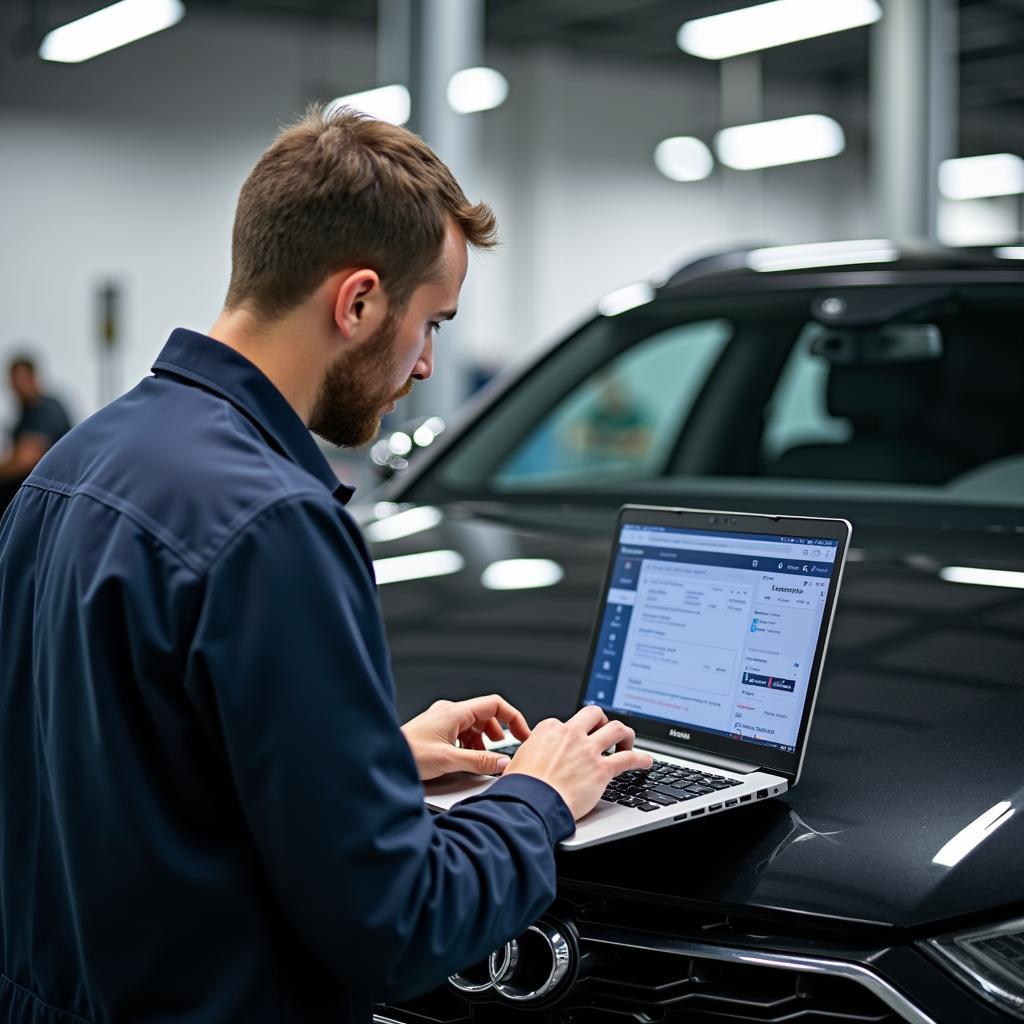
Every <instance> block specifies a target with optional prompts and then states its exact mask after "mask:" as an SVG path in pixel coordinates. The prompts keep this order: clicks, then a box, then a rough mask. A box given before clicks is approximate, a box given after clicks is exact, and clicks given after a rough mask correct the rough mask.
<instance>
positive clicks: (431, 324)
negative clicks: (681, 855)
mask: <svg viewBox="0 0 1024 1024" xmlns="http://www.w3.org/2000/svg"><path fill="white" fill-rule="evenodd" d="M493 234H494V218H493V215H492V214H491V212H490V210H489V209H488V208H487V207H486V206H483V205H482V204H477V205H471V204H470V203H469V202H468V201H467V199H466V197H465V195H464V194H463V192H462V190H461V189H460V188H459V186H458V184H457V183H456V182H455V180H454V178H452V176H451V174H450V172H449V171H448V169H447V168H446V167H444V165H443V164H441V163H440V161H438V159H437V157H436V156H435V155H434V154H433V153H432V152H431V151H430V150H429V149H428V148H427V147H426V146H425V145H424V144H423V143H422V141H421V140H419V139H418V138H416V137H415V136H414V135H411V134H410V133H409V132H406V131H404V130H403V129H400V128H396V127H394V126H391V125H387V124H384V123H382V122H379V121H373V120H370V119H367V118H365V117H362V116H359V115H355V114H353V113H351V112H342V113H339V114H334V115H332V116H329V117H325V116H324V115H322V114H320V113H317V112H311V113H309V114H307V116H306V117H305V118H304V119H303V120H302V121H300V122H298V123H297V124H295V125H293V126H291V127H290V128H288V129H286V130H285V131H284V132H283V133H282V134H281V135H280V136H279V138H278V139H277V141H276V142H275V143H274V145H273V146H271V148H270V149H269V150H268V151H267V152H266V153H265V154H264V155H263V157H262V158H261V159H260V161H259V162H258V164H257V166H256V168H255V169H254V170H253V172H252V174H251V175H250V177H249V179H248V180H247V181H246V183H245V185H244V186H243V189H242V193H241V196H240V198H239V204H238V211H237V214H236V221H235V229H234V238H233V251H232V257H233V259H232V278H231V285H230V289H229V293H228V296H227V301H226V304H225V309H224V312H223V313H222V315H221V316H220V318H219V319H218V320H217V322H216V324H215V325H214V326H213V328H212V330H211V331H210V333H209V335H208V336H207V335H202V334H197V333H194V332H192V331H186V330H177V331H175V332H174V333H173V334H172V335H171V337H170V339H169V340H168V342H167V344H166V346H165V347H164V349H163V351H162V352H161V353H160V355H159V357H158V358H157V360H156V362H155V364H154V366H153V375H152V376H150V377H147V378H146V379H145V380H143V381H142V382H141V383H140V384H139V385H138V386H137V387H136V388H134V389H133V390H132V391H130V392H129V393H128V394H126V395H125V396H123V397H122V398H120V399H118V400H117V401H116V402H114V403H113V404H111V405H110V406H108V407H107V408H105V409H103V410H102V411H101V412H99V413H98V414H96V415H95V416H93V417H92V418H90V419H89V420H87V421H86V422H85V423H83V424H82V425H80V426H79V427H78V428H77V429H75V430H73V431H72V432H71V433H70V434H68V435H67V436H66V437H65V438H64V439H63V440H62V441H60V442H59V443H58V444H57V445H56V446H55V447H54V448H53V449H52V450H51V451H50V452H49V453H47V455H46V456H45V457H44V458H43V459H42V461H41V462H40V463H39V465H38V466H37V467H36V469H35V471H34V472H33V473H32V474H31V476H30V477H29V478H28V479H27V480H26V482H25V484H24V485H23V486H22V488H21V490H20V491H19V493H18V495H17V497H16V498H15V500H14V502H13V504H12V506H11V508H10V509H9V510H8V512H7V514H6V515H5V517H4V518H3V521H2V523H0V652H2V658H0V778H2V785H0V925H2V927H0V937H2V947H0V1021H8V1022H13V1021H17V1022H19V1024H25V1022H36V1021H39V1022H42V1021H46V1022H48V1024H54V1022H58V1021H59V1022H65V1021H66V1022H76V1021H96V1022H99V1021H161V1022H172V1021H181V1022H185V1021H188V1022H189V1024H201V1022H214V1021H216V1022H225V1021H247V1022H252V1021H257V1022H258V1021H275V1022H276V1021H289V1020H290V1021H303V1022H312V1021H338V1020H342V1021H364V1022H365V1021H367V1020H368V1018H369V1016H370V1006H371V1003H372V1001H373V1000H374V999H379V998H382V997H387V996H394V995H402V994H408V993H411V992H415V991H418V990H423V989H426V988H429V987H432V986H433V985H435V984H437V983H439V982H440V981H441V980H442V979H443V978H444V977H445V976H446V975H447V974H449V973H451V972H453V971H455V970H457V969H459V968H461V967H464V966H466V965H468V964H470V963H473V962H475V961H477V960H479V959H481V958H482V957H483V956H485V955H486V954H487V953H488V952H489V951H490V950H492V949H494V948H495V947H496V946H498V945H500V944H501V943H502V942H504V941H505V940H506V939H508V938H510V937H511V936H513V935H515V934H517V933H519V932H521V931H522V930H524V929H525V927H526V926H527V925H528V924H529V923H530V921H531V920H533V919H534V918H535V917H536V916H537V915H538V914H539V913H540V912H541V911H543V909H544V908H545V906H546V905H547V904H548V903H549V902H550V900H551V899H552V897H553V895H554V860H553V847H554V845H555V844H556V843H557V842H558V840H559V839H561V838H564V837H565V836H567V835H569V834H570V833H571V832H572V830H573V828H574V819H575V818H578V817H580V816H581V815H582V814H585V813H586V812H587V811H588V810H590V809H591V808H592V807H593V806H594V804H595V803H596V802H597V800H598V799H599V797H600V794H601V792H602V791H603V789H604V787H605V784H606V783H607V782H608V780H609V779H610V778H611V777H612V776H613V775H615V774H617V773H618V772H620V771H623V770H627V769H631V768H637V767H644V766H645V765H646V764H649V759H647V758H643V757H641V756H640V755H639V754H637V753H635V752H634V751H633V750H632V749H631V746H632V734H631V732H630V730H628V729H627V728H626V727H625V726H624V725H622V724H621V723H618V722H608V721H607V720H606V718H605V717H604V714H603V713H602V712H601V711H600V710H599V709H596V708H586V709H584V710H583V711H581V712H580V713H579V714H578V715H576V716H575V717H574V718H573V719H570V721H569V722H567V723H561V722H557V721H554V720H549V721H547V722H543V723H541V724H540V725H539V726H537V727H536V728H535V729H534V730H533V732H532V734H531V730H530V729H529V727H528V726H527V723H526V722H525V721H524V720H523V717H522V715H521V714H520V713H519V712H518V711H517V710H516V709H515V708H514V707H513V706H511V705H510V704H508V703H507V702H506V701H504V700H503V699H502V698H500V697H497V696H490V697H481V698H479V699H476V700H471V701H463V702H459V703H449V702H439V703H438V704H436V705H434V706H433V707H431V708H430V709H429V710H427V711H426V712H424V713H423V714H422V715H420V716H419V717H418V718H416V719H414V720H413V721H411V722H409V723H406V725H405V726H404V727H400V725H399V723H398V721H397V720H396V717H395V712H394V706H393V697H394V686H393V682H392V679H391V675H390V669H389V663H388V654H387V646H386V641H385V636H384V630H383V626H382V622H381V617H380V612H379V608H378V604H377V594H376V587H375V584H374V580H373V568H372V563H371V562H370V559H369V557H368V555H367V551H366V549H365V547H364V545H363V542H362V539H361V537H360V534H359V532H358V530H357V529H356V527H355V526H354V524H353V522H352V520H351V519H350V518H349V516H348V514H347V513H346V512H345V510H344V508H343V504H344V502H345V501H346V500H347V498H348V497H349V492H348V491H347V490H346V489H345V488H344V487H341V486H339V485H338V481H337V479H336V478H335V477H334V476H333V474H332V472H331V470H330V468H329V467H328V465H327V463H326V461H325V460H324V458H323V457H322V455H321V454H320V452H319V450H318V448H317V447H316V445H315V443H314V442H313V440H312V438H311V436H310V433H309V430H313V431H315V432H316V433H318V434H320V435H322V436H323V437H324V438H326V439H327V440H329V441H331V442H333V443H335V444H339V445H358V444H362V443H365V442H366V441H367V440H368V439H370V438H372V436H374V434H375V433H376V431H377V430H378V429H379V426H380V417H381V415H382V413H383V412H384V411H386V410H388V409H390V408H393V403H394V402H395V401H397V399H398V398H399V397H401V396H402V395H403V394H405V393H407V391H408V389H409V388H410V387H411V386H412V382H413V381H416V380H422V379H424V378H426V377H428V376H429V375H430V372H431V366H432V356H433V352H432V338H433V334H434V332H435V331H436V330H437V329H438V327H439V326H440V324H441V323H442V322H443V321H444V320H446V319H450V318H451V317H452V316H454V315H455V308H456V306H457V303H458V297H459V292H460V289H461V286H462V282H463V279H464V277H465V273H466V264H467V258H466V250H467V244H472V245H474V246H487V245H490V244H493ZM502 722H506V723H508V725H509V726H510V728H511V730H512V732H513V733H514V734H515V735H517V736H518V737H519V738H521V739H524V740H525V741H526V742H525V743H524V745H523V747H522V749H521V751H520V753H519V754H518V755H517V757H516V759H515V762H514V764H513V765H510V766H506V763H505V762H504V761H502V760H500V759H499V757H498V755H495V754H492V753H489V752H487V751H485V750H483V749H482V743H481V737H482V736H483V735H492V736H498V735H500V729H501V723H502ZM616 744H617V745H618V746H619V751H618V752H617V753H615V754H613V755H611V756H609V757H602V756H601V752H602V750H604V749H606V748H608V747H610V746H613V745H616ZM506 767H507V770H505V769H506ZM463 768H472V769H475V770H478V771H484V772H492V773H497V772H502V771H504V775H503V777H502V778H501V779H500V780H499V781H498V782H496V783H495V784H494V786H493V787H492V788H491V789H489V790H488V791H487V793H486V794H484V795H482V796H479V797H476V798H474V799H471V800H467V801H465V802H463V803H462V804H460V805H458V806H457V807H455V808H454V809H453V810H451V811H450V812H448V813H446V814H443V815H439V816H437V817H432V816H431V815H430V814H429V813H428V812H427V811H426V810H425V808H424V805H423V794H422V786H421V780H422V779H425V778H432V777H435V776H437V775H440V774H443V773H445V772H448V771H452V770H455V769H463Z"/></svg>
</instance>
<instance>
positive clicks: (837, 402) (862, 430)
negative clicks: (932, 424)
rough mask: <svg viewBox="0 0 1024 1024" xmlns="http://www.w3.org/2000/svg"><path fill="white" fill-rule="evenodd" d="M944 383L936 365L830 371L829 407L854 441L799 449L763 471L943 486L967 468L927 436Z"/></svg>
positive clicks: (858, 365) (854, 365)
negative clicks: (847, 425) (930, 416)
mask: <svg viewBox="0 0 1024 1024" xmlns="http://www.w3.org/2000/svg"><path fill="white" fill-rule="evenodd" d="M942 379H943V378H942V373H941V366H940V363H939V361H938V360H929V361H910V362H833V363H831V365H830V367H829V376H828V383H827V388H826V405H827V407H828V411H829V413H830V414H831V415H832V416H834V417H837V418H841V419H845V420H848V421H849V422H850V423H851V424H852V426H853V436H852V437H851V438H850V440H849V441H846V442H842V443H817V444H803V445H797V446H796V447H793V448H790V449H788V450H787V451H784V452H782V454H781V455H779V456H778V457H777V458H776V459H775V460H774V461H773V462H771V463H769V464H768V465H767V466H765V469H764V471H765V473H766V474H768V475H771V476H788V477H817V478H820V479H823V480H830V479H831V480H881V481H891V482H901V483H921V484H938V483H942V482H944V481H945V480H947V479H949V478H950V477H952V476H954V475H955V474H956V473H958V472H960V470H961V469H963V468H965V464H964V460H963V459H962V458H961V457H960V456H958V454H957V453H955V452H952V451H951V450H950V449H949V447H948V446H947V445H946V444H945V443H943V441H942V440H941V439H940V438H937V437H935V436H933V435H931V434H930V432H929V431H928V429H927V413H928V411H929V410H930V409H931V408H932V407H933V405H934V403H935V402H936V401H937V400H940V396H941V390H942V387H941V385H942Z"/></svg>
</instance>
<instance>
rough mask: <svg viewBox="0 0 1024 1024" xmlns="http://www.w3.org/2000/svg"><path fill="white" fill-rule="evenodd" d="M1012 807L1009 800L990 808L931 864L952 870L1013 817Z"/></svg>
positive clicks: (939, 853) (943, 848)
mask: <svg viewBox="0 0 1024 1024" xmlns="http://www.w3.org/2000/svg"><path fill="white" fill-rule="evenodd" d="M1013 810H1014V809H1013V806H1012V805H1011V804H1010V801H1009V800H1003V801H1001V802H1000V803H998V804H996V805H995V806H994V807H990V808H989V809H988V810H987V811H986V812H985V813H984V814H982V815H979V816H978V817H977V818H975V819H974V821H972V822H971V823H970V825H967V826H966V827H964V828H962V829H961V830H960V831H959V832H957V834H956V835H955V836H953V838H952V839H950V841H949V842H948V843H946V845H945V846H943V847H942V849H941V850H939V852H938V853H937V854H935V856H934V857H932V863H933V864H941V865H942V866H943V867H947V868H952V867H955V866H956V865H957V864H959V863H960V861H962V860H963V859H964V857H966V856H967V854H969V853H970V852H971V850H973V849H974V848H975V847H976V846H977V845H978V844H979V843H980V842H982V840H984V839H987V838H988V837H989V836H990V835H992V833H993V832H995V830H996V829H997V828H1001V827H1002V826H1003V825H1005V824H1006V823H1007V822H1008V821H1009V820H1010V818H1012V817H1013Z"/></svg>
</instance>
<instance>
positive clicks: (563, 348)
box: [424, 284, 1024, 508]
mask: <svg viewBox="0 0 1024 1024" xmlns="http://www.w3.org/2000/svg"><path fill="white" fill-rule="evenodd" d="M1022 313H1024V296H1022V294H1021V290H1020V286H1019V285H1014V284H985V285H960V286H955V287H950V286H923V287H906V286H887V287H873V288H869V287H864V286H859V287H854V286H842V285H841V286H837V287H836V288H833V289H831V290H822V289H820V288H819V289H799V288H790V289H789V290H785V291H775V292H772V293H768V294H748V295H731V296H728V297H725V298H722V297H718V298H716V299H714V300H712V299H709V298H706V297H704V298H696V299H679V298H671V297H659V298H657V299H655V300H654V301H652V302H650V303H648V304H647V305H645V306H642V307H639V308H636V309H633V310H630V311H629V312H627V313H623V314H620V315H618V316H613V317H598V318H596V319H595V320H593V321H591V322H590V323H589V324H588V325H586V326H585V327H584V328H582V329H581V330H580V331H579V332H578V333H577V334H576V335H574V336H573V337H571V338H570V339H569V340H568V341H567V342H565V343H564V344H562V345H560V346H558V347H557V348H556V349H554V350H553V351H552V352H551V353H550V354H549V355H548V356H547V357H546V358H544V359H542V360H541V361H540V362H539V363H538V364H537V365H536V366H535V367H534V369H533V370H532V371H531V372H530V373H528V374H527V375H526V376H525V377H524V378H523V379H521V380H520V381H518V383H517V384H516V385H515V386H513V387H512V388H510V389H509V390H508V391H506V392H505V393H504V395H503V396H502V397H501V398H500V399H499V400H498V401H497V402H496V403H494V404H493V405H492V406H491V407H490V408H489V409H488V411H487V412H486V413H485V414H484V416H483V417H482V418H481V419H480V420H479V422H477V423H475V424H474V425H473V426H472V427H471V429H469V430H468V431H467V432H466V433H465V434H464V435H463V436H462V437H461V438H460V439H459V440H458V442H457V443H455V444H454V445H453V447H452V448H451V450H450V451H448V452H447V453H446V454H445V456H444V457H442V458H441V459H440V460H439V462H438V463H437V464H436V465H435V467H434V468H433V470H432V473H431V478H432V483H431V486H432V489H433V488H436V489H441V490H443V491H445V492H447V493H449V494H451V493H453V492H454V493H458V494H460V495H463V496H477V497H484V496H491V497H499V496H500V497H501V499H502V500H503V501H509V500H516V499H525V498H542V497H546V499H547V500H550V499H551V498H552V497H555V496H556V495H567V496H570V497H571V496H573V495H581V494H583V493H585V492H591V493H595V494H597V493H601V492H605V493H611V494H614V495H615V496H616V499H618V498H621V496H622V495H628V496H629V498H630V499H631V500H637V499H641V500H642V498H643V496H644V495H645V494H648V493H658V494H660V495H671V494H673V493H679V494H691V495H692V494H700V493H702V492H703V493H717V494H723V495H729V494H736V495H739V494H744V495H749V496H750V497H751V498H754V499H756V496H757V495H758V494H768V493H786V494H790V495H801V494H803V495H807V496H815V495H816V496H821V495H826V494H830V493H832V494H835V495H836V496H839V495H847V496H850V497H854V496H856V497H859V498H873V499H879V498H881V499H891V500H912V501H914V502H915V503H919V502H922V501H923V502H926V503H931V504H935V503H940V504H941V503H956V504H966V505H985V504H988V505H999V506H1003V507H1014V508H1019V507H1021V506H1022V505H1024V454H1022V452H1024V417H1022V416H1021V415H1020V409H1019V405H1020V400H1021V382H1022V381H1024V339H1022V328H1021V323H1022ZM424 483H426V481H424Z"/></svg>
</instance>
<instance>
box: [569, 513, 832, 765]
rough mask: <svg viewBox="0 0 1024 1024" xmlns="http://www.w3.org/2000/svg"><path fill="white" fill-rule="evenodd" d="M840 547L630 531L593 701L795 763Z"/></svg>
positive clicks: (619, 561)
mask: <svg viewBox="0 0 1024 1024" xmlns="http://www.w3.org/2000/svg"><path fill="white" fill-rule="evenodd" d="M837 552H838V544H837V542H836V541H834V540H823V539H821V538H815V539H811V538H806V537H790V536H781V535H780V536H775V535H772V534H753V533H744V534H737V533H716V532H709V531H704V530H693V529H676V528H672V527H665V526H647V525H636V524H628V523H627V524H626V525H624V526H623V528H622V531H621V533H620V535H619V541H618V547H617V549H616V552H615V556H614V558H615V561H614V564H613V567H612V575H611V580H610V583H609V590H608V594H607V601H606V604H605V607H604V611H603V614H602V619H601V625H600V632H599V634H598V637H597V644H596V648H595V651H594V659H593V664H592V666H591V671H590V678H589V680H588V682H587V690H586V697H585V700H586V702H587V703H590V704H599V705H600V706H601V707H603V708H605V709H606V710H608V711H609V712H611V713H613V714H625V715H631V716H640V717H643V718H650V719H656V720H658V721H662V722H669V723H672V724H675V725H678V726H681V727H690V728H692V729H697V730H701V731H703V732H707V733H712V734H714V735H719V736H727V737H731V738H733V739H736V740H742V741H746V742H750V743H758V744H762V745H765V746H770V747H774V748H776V749H779V750H783V751H787V752H791V751H793V750H795V749H796V741H797V735H798V733H799V731H800V722H801V718H802V715H803V708H804V701H805V700H806V697H807V690H808V684H809V680H810V672H811V666H812V663H813V661H814V651H815V647H816V646H817V642H818V634H819V631H820V628H821V622H822V616H823V614H824V610H825V598H826V595H827V594H828V587H829V580H830V578H831V576H832V571H833V569H834V567H835V559H836V554H837Z"/></svg>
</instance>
